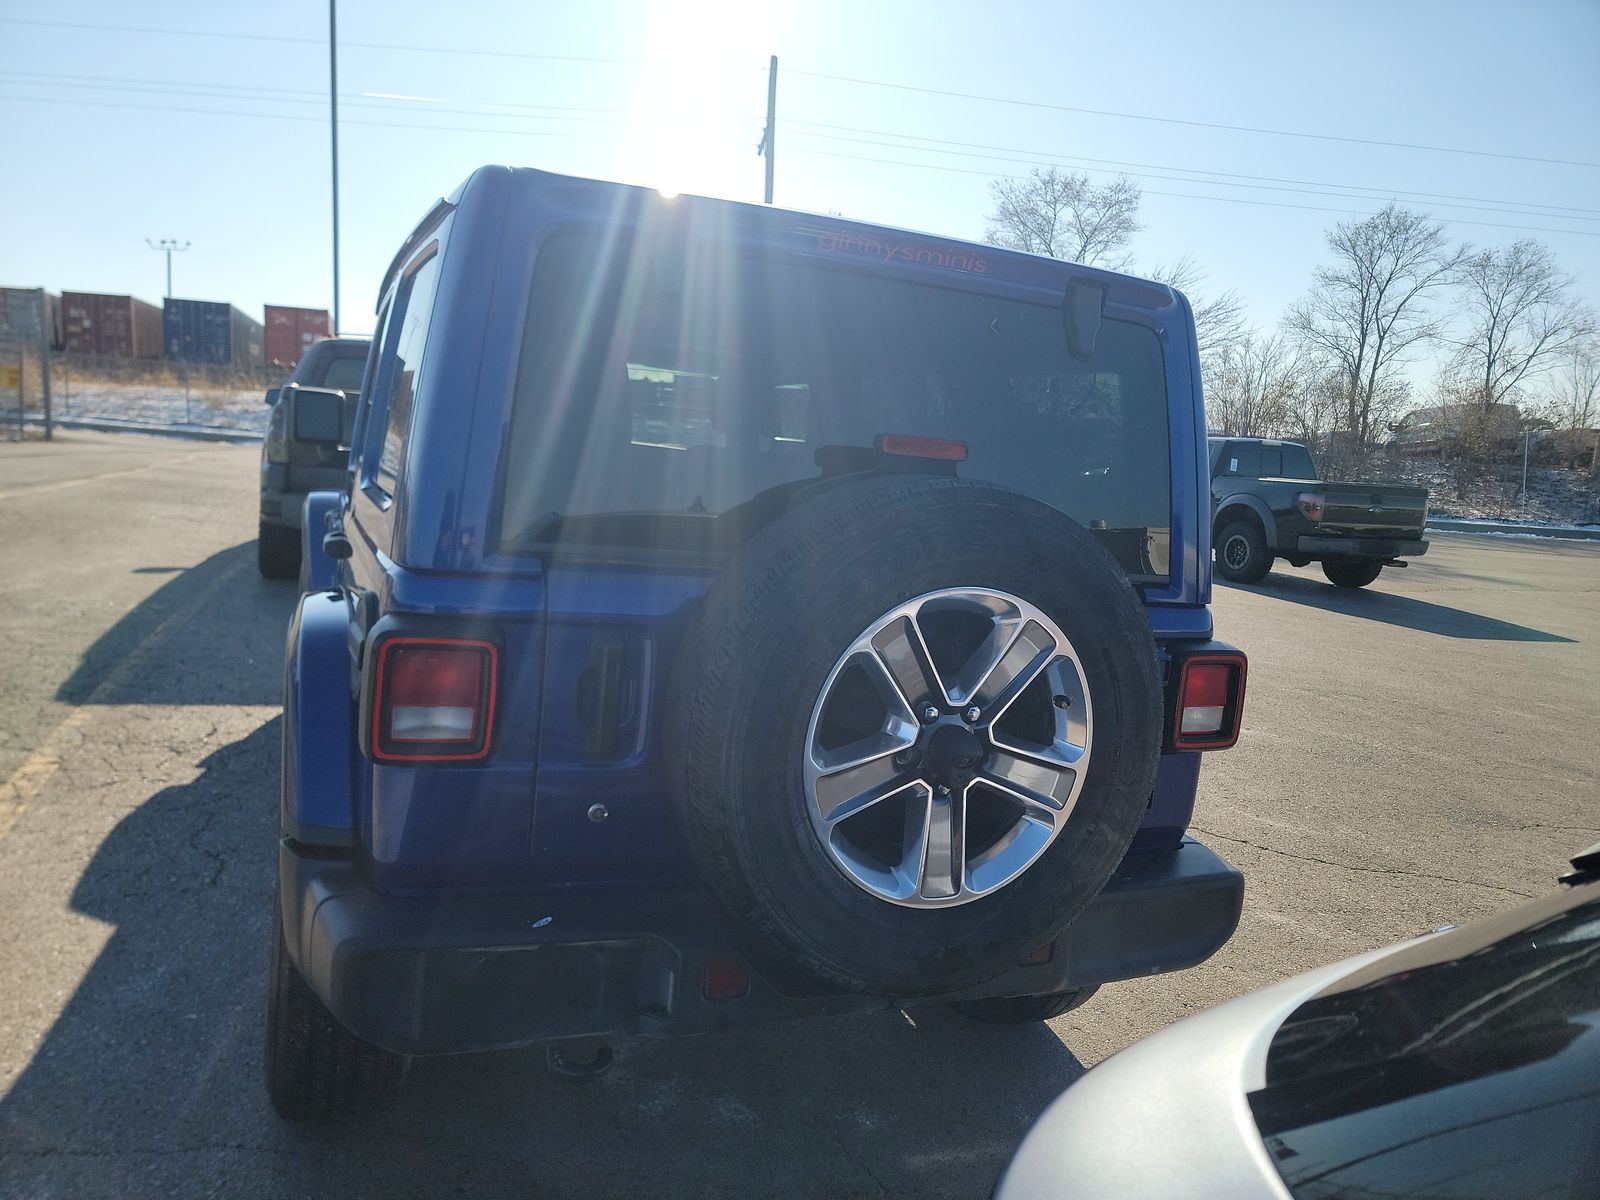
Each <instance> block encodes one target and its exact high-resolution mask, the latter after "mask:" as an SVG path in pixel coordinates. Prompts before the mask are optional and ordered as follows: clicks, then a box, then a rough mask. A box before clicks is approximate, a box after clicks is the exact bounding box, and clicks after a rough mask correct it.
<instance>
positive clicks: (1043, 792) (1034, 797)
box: [980, 750, 1078, 825]
mask: <svg viewBox="0 0 1600 1200" xmlns="http://www.w3.org/2000/svg"><path fill="white" fill-rule="evenodd" d="M980 778H981V779H982V781H983V782H984V783H985V784H986V785H987V786H989V787H992V788H995V789H997V790H998V791H1001V792H1004V793H1005V794H1006V795H1008V796H1011V797H1012V798H1014V799H1016V800H1020V801H1021V802H1022V806H1023V808H1024V809H1025V810H1026V811H1027V814H1028V815H1029V816H1031V817H1033V818H1034V819H1035V820H1042V821H1047V822H1048V823H1050V824H1052V825H1053V824H1055V822H1056V821H1057V820H1059V819H1060V817H1061V816H1062V814H1063V812H1064V810H1065V808H1066V804H1067V801H1068V800H1069V799H1070V798H1071V796H1072V785H1073V784H1074V783H1075V782H1077V778H1078V773H1077V772H1076V771H1074V770H1073V769H1072V768H1071V767H1067V766H1061V765H1056V764H1052V763H1049V762H1046V761H1043V760H1040V759H1033V758H1022V757H1020V756H1018V755H1015V754H1008V753H1006V752H1005V751H1003V750H996V751H995V752H994V754H993V755H991V756H990V760H989V763H988V765H987V767H985V769H984V771H983V773H982V774H981V776H980Z"/></svg>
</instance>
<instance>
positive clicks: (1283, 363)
mask: <svg viewBox="0 0 1600 1200" xmlns="http://www.w3.org/2000/svg"><path fill="white" fill-rule="evenodd" d="M1297 374H1298V364H1297V362H1296V356H1295V352H1294V347H1293V345H1292V343H1291V342H1290V341H1289V339H1287V338H1285V337H1283V336H1282V335H1281V334H1276V333H1272V334H1269V333H1263V332H1262V331H1261V330H1258V329H1249V330H1246V331H1245V332H1244V333H1242V334H1240V335H1239V337H1238V338H1237V339H1235V340H1234V341H1233V342H1232V343H1230V344H1229V345H1227V346H1225V347H1223V348H1222V349H1221V350H1220V351H1218V352H1217V353H1216V354H1215V355H1213V357H1212V361H1211V365H1210V366H1209V367H1208V368H1206V371H1205V375H1206V379H1205V395H1206V422H1207V424H1208V425H1209V426H1210V427H1211V428H1212V429H1214V430H1220V431H1221V432H1222V433H1224V434H1226V435H1227V436H1229V437H1268V436H1271V435H1272V434H1274V433H1278V432H1279V431H1281V430H1282V429H1283V428H1284V426H1285V424H1286V422H1287V420H1288V409H1289V401H1290V397H1291V396H1292V395H1293V394H1294V391H1295V388H1296V384H1297Z"/></svg>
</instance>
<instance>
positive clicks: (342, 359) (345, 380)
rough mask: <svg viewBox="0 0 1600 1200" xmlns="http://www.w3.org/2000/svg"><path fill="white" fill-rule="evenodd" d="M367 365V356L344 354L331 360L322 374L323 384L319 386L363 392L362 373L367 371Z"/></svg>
mask: <svg viewBox="0 0 1600 1200" xmlns="http://www.w3.org/2000/svg"><path fill="white" fill-rule="evenodd" d="M366 365H367V356H366V355H365V354H343V355H340V356H339V357H337V358H330V359H329V360H328V363H327V367H326V369H325V370H324V371H323V373H322V382H321V384H319V385H318V386H319V387H325V388H338V389H339V390H340V391H345V392H358V391H360V390H361V372H362V371H363V370H365V369H366Z"/></svg>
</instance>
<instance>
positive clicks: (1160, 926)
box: [278, 838, 1244, 1054]
mask: <svg viewBox="0 0 1600 1200" xmlns="http://www.w3.org/2000/svg"><path fill="white" fill-rule="evenodd" d="M278 873H279V884H280V889H281V891H280V895H281V898H282V899H281V903H282V905H283V924H284V936H285V938H286V940H287V943H288V949H289V954H290V957H291V959H292V960H293V961H294V963H295V965H296V966H297V967H298V968H299V970H300V972H301V974H302V975H304V976H305V978H306V980H307V981H308V982H309V983H310V985H311V987H312V989H313V990H314V991H315V992H316V993H317V995H318V996H320V997H321V998H322V1000H323V1002H324V1003H325V1004H327V1006H328V1007H329V1009H330V1010H332V1012H333V1014H334V1016H336V1017H337V1018H338V1019H339V1021H340V1022H341V1023H342V1024H344V1025H345V1026H346V1027H347V1028H349V1029H350V1030H351V1031H353V1032H354V1033H356V1034H358V1035H360V1036H361V1037H363V1038H366V1039H367V1040H368V1041H371V1042H375V1043H377V1044H378V1045H380V1046H383V1047H386V1048H387V1049H390V1050H394V1051H397V1052H400V1053H407V1054H446V1053H454V1052H459V1051H468V1050H490V1049H500V1048H509V1047H515V1046H525V1045H530V1044H533V1043H537V1042H544V1041H552V1040H556V1039H560V1038H572V1037H583V1036H590V1035H607V1034H642V1035H647V1036H669V1035H676V1034H690V1033H708V1032H712V1031H715V1030H720V1029H727V1028H731V1027H733V1026H737V1025H749V1024H758V1023H761V1022H764V1021H774V1020H783V1019H788V1018H793V1017H803V1016H814V1015H822V1014H827V1013H842V1012H854V1011H861V1010H867V1009H874V1008H892V1007H905V1006H909V1005H910V1004H912V1003H917V1004H927V1003H937V1002H943V1001H947V1000H954V999H973V998H977V997H980V996H1002V995H1035V994H1040V993H1045V992H1055V991H1063V990H1066V989H1069V988H1073V987H1081V986H1085V985H1088V984H1095V983H1104V982H1109V981H1111V980H1114V979H1130V978H1134V977H1136V976H1141V975H1153V974H1158V973H1160V972H1164V971H1176V970H1180V969H1182V968H1184V967H1190V966H1193V965H1195V964H1196V963H1199V962H1202V961H1204V960H1205V959H1206V958H1209V957H1210V956H1211V955H1212V954H1213V953H1215V952H1216V950H1217V949H1218V948H1220V947H1221V946H1222V944H1223V943H1224V942H1226V941H1227V940H1228V938H1229V937H1230V936H1232V934H1233V931H1234V929H1235V928H1236V927H1237V925H1238V922H1239V912H1240V908H1241V905H1242V904H1243V900H1244V878H1243V876H1242V875H1240V874H1239V872H1238V871H1237V870H1235V869H1234V868H1233V867H1231V866H1229V865H1228V864H1227V863H1226V862H1224V861H1223V860H1222V859H1221V858H1220V857H1219V856H1218V855H1216V854H1215V853H1214V852H1212V851H1211V850H1210V849H1208V848H1207V847H1205V846H1203V845H1201V844H1200V843H1199V842H1196V841H1193V840H1191V839H1187V838H1186V839H1185V840H1184V841H1183V843H1182V845H1180V846H1179V847H1178V848H1177V849H1176V850H1169V851H1164V852H1158V853H1149V854H1135V855H1130V856H1128V857H1127V858H1126V859H1125V860H1124V861H1123V863H1122V865H1121V866H1120V867H1118V868H1117V872H1116V874H1115V875H1113V876H1112V879H1111V882H1110V883H1108V884H1107V885H1106V887H1105V890H1104V891H1102V892H1101V894H1100V895H1099V896H1098V897H1096V898H1095V900H1094V901H1093V902H1092V903H1091V904H1090V906H1089V907H1088V909H1086V910H1085V911H1084V913H1083V915H1082V916H1080V917H1079V918H1078V919H1077V921H1075V922H1074V923H1073V924H1072V926H1071V928H1069V929H1068V930H1067V931H1066V933H1064V934H1063V935H1062V936H1061V937H1060V939H1058V941H1057V942H1056V945H1055V951H1054V954H1053V955H1052V958H1051V961H1050V962H1048V963H1044V964H1040V965H1034V966H1019V967H1017V968H1015V969H1013V970H1012V971H1010V972H1008V973H1006V974H1005V975H1003V976H1001V977H1000V978H998V979H995V980H992V981H990V982H989V983H987V984H984V985H983V986H981V987H978V988H973V989H970V990H968V991H965V992H961V993H957V994H953V995H950V996H942V997H934V998H931V999H930V998H919V999H917V1000H915V1001H904V1002H902V1001H897V1000H894V999H890V998H885V997H875V996H860V995H855V994H844V993H823V992H813V993H810V994H796V992H794V991H793V990H783V989H780V987H779V986H778V985H777V984H775V983H773V982H772V981H771V980H769V979H767V978H764V977H763V976H762V975H761V974H759V973H758V972H757V971H755V970H753V969H752V970H751V971H750V990H749V993H748V994H747V995H746V996H745V997H743V998H742V999H738V1000H710V999H707V998H706V996H705V995H704V992H703V979H704V968H705V964H706V963H707V961H708V960H710V959H712V958H716V957H723V956H728V955H734V956H737V955H738V952H737V950H736V948H735V947H736V942H735V939H734V936H733V934H732V931H731V930H730V929H729V927H728V925H727V924H726V922H725V921H724V919H723V918H722V916H721V914H720V913H719V911H718V910H717V908H716V907H715V905H714V904H713V903H712V902H711V900H710V898H709V897H707V896H706V895H704V894H702V893H699V892H696V891H692V890H684V889H667V888H655V889H635V890H630V891H626V892H622V891H607V892H603V893H596V892H589V891H566V892H561V893H554V894H550V895H546V896H540V897H528V898H506V897H493V898H489V897H472V898H450V899H437V898H412V897H393V896H382V895H379V894H377V893H375V892H373V891H372V890H371V889H370V888H368V887H367V886H366V885H365V883H364V882H363V881H362V879H361V877H360V874H359V872H358V871H357V869H356V868H355V867H354V866H353V865H352V864H351V863H350V862H349V861H347V860H341V859H329V858H319V857H313V856H310V855H306V854H303V853H300V852H298V851H297V850H296V848H295V847H293V846H292V845H291V844H290V843H288V842H284V843H281V845H280V850H279V856H278Z"/></svg>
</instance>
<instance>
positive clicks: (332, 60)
mask: <svg viewBox="0 0 1600 1200" xmlns="http://www.w3.org/2000/svg"><path fill="white" fill-rule="evenodd" d="M337 8H338V0H328V108H329V111H330V112H331V114H332V120H331V121H330V128H331V129H332V131H333V336H334V337H338V336H339V25H338V14H337V11H336V10H337Z"/></svg>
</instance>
